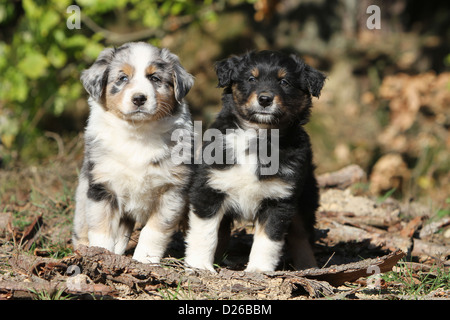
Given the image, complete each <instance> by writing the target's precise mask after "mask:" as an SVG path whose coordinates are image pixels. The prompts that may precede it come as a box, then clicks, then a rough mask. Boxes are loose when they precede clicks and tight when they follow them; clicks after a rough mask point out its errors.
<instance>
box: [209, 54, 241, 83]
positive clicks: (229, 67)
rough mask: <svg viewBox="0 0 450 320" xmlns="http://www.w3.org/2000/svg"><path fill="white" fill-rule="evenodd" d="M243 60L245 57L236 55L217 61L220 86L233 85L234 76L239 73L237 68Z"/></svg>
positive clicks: (216, 68)
mask: <svg viewBox="0 0 450 320" xmlns="http://www.w3.org/2000/svg"><path fill="white" fill-rule="evenodd" d="M242 61H243V57H237V56H234V57H231V58H229V59H225V60H221V61H219V62H216V64H215V66H214V68H215V70H216V74H217V78H218V80H219V83H218V84H217V87H218V88H225V87H229V86H230V85H231V83H232V82H233V79H234V77H235V76H236V74H238V72H237V68H238V67H239V65H241V64H242Z"/></svg>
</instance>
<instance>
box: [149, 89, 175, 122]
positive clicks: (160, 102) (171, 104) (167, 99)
mask: <svg viewBox="0 0 450 320" xmlns="http://www.w3.org/2000/svg"><path fill="white" fill-rule="evenodd" d="M156 103H157V107H156V108H157V110H156V113H155V115H154V116H153V117H152V119H153V120H158V119H162V118H164V117H167V116H170V115H172V114H173V111H174V109H175V105H176V100H175V93H174V91H173V87H172V86H167V89H166V90H165V92H160V90H156Z"/></svg>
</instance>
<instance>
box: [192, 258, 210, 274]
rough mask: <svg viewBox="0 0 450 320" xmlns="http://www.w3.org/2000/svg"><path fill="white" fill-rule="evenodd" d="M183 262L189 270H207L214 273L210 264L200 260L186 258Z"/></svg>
mask: <svg viewBox="0 0 450 320" xmlns="http://www.w3.org/2000/svg"><path fill="white" fill-rule="evenodd" d="M185 261H186V264H187V265H188V266H189V267H191V268H195V269H202V270H208V271H211V272H214V273H216V270H214V267H213V265H212V263H210V262H206V261H201V260H200V259H193V258H192V257H187V258H186V259H185Z"/></svg>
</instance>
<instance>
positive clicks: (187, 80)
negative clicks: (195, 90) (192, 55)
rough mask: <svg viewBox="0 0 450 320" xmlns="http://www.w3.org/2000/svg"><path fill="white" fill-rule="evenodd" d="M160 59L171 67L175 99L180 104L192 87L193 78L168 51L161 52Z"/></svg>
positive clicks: (164, 49)
mask: <svg viewBox="0 0 450 320" xmlns="http://www.w3.org/2000/svg"><path fill="white" fill-rule="evenodd" d="M161 57H162V58H163V60H165V61H168V62H169V63H170V64H171V65H172V68H173V74H172V77H173V86H174V92H175V99H176V100H177V101H178V102H181V100H183V98H184V97H185V96H186V95H187V94H188V92H189V90H191V88H192V86H193V85H194V77H193V76H192V75H191V74H190V73H188V72H187V71H186V70H185V69H184V68H183V67H182V66H181V63H180V60H179V59H178V57H177V56H176V55H175V54H173V53H171V52H170V51H169V50H168V49H166V48H163V49H162V50H161Z"/></svg>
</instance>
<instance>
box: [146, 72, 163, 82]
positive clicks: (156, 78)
mask: <svg viewBox="0 0 450 320" xmlns="http://www.w3.org/2000/svg"><path fill="white" fill-rule="evenodd" d="M147 79H148V80H150V81H152V82H155V83H159V82H161V79H160V78H158V77H157V76H156V75H154V74H149V75H148V76H147Z"/></svg>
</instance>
